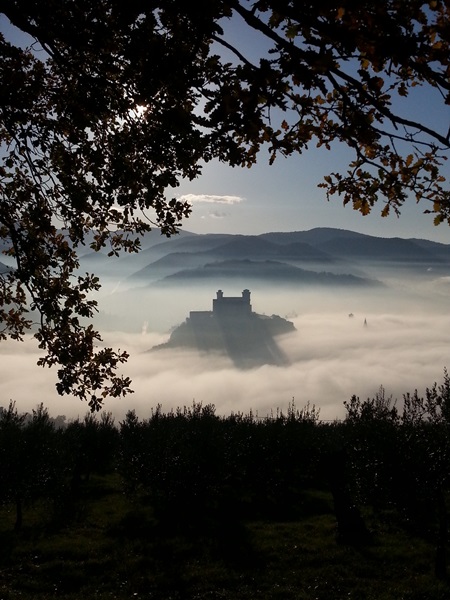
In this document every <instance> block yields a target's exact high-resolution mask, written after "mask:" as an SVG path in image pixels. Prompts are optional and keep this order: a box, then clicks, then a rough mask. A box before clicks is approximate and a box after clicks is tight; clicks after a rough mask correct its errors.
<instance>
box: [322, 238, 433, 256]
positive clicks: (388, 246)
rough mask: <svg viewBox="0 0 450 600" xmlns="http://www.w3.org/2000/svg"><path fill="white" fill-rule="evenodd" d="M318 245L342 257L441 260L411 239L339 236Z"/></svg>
mask: <svg viewBox="0 0 450 600" xmlns="http://www.w3.org/2000/svg"><path fill="white" fill-rule="evenodd" d="M319 247H320V248H321V249H322V250H324V251H325V252H328V253H329V254H332V255H334V256H339V257H342V258H352V259H353V260H359V261H360V260H364V259H370V260H379V261H393V262H416V263H417V262H424V263H430V262H441V261H442V258H441V257H440V256H438V255H437V254H436V253H434V252H433V250H432V249H428V248H425V247H423V246H420V245H419V244H417V243H415V242H413V241H412V240H406V239H403V238H377V237H371V236H364V237H361V238H357V239H356V238H353V237H340V238H335V239H330V240H328V241H327V242H323V243H321V244H320V245H319Z"/></svg>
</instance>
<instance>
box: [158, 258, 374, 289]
mask: <svg viewBox="0 0 450 600" xmlns="http://www.w3.org/2000/svg"><path fill="white" fill-rule="evenodd" d="M231 278H239V279H244V280H248V281H253V280H255V279H259V280H264V281H266V282H269V281H270V282H273V283H281V282H283V283H285V284H303V285H332V286H336V285H342V286H350V285H352V286H361V287H362V286H375V285H381V284H380V282H378V281H375V280H371V279H364V278H362V277H356V276H354V275H335V274H333V273H327V272H321V273H318V272H315V271H307V270H305V269H300V268H298V267H295V266H293V265H288V264H285V263H282V262H277V261H272V260H266V261H253V260H249V259H245V260H227V261H222V262H214V263H208V264H206V265H204V266H202V267H198V268H195V269H189V270H183V271H179V272H177V273H174V274H173V275H169V276H167V277H165V278H164V279H162V280H160V281H158V284H159V285H171V284H172V285H175V284H180V283H183V282H186V281H189V282H194V281H201V280H205V279H216V280H217V279H231Z"/></svg>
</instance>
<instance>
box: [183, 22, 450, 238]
mask: <svg viewBox="0 0 450 600" xmlns="http://www.w3.org/2000/svg"><path fill="white" fill-rule="evenodd" d="M222 25H223V28H224V36H225V38H226V39H227V41H229V42H230V43H231V44H232V45H234V46H236V47H237V48H238V49H239V50H240V51H242V53H243V54H244V55H245V56H246V57H247V58H248V59H250V60H253V61H254V62H257V60H258V58H259V57H260V56H261V55H263V54H264V52H265V51H266V48H267V43H266V41H265V40H264V39H263V38H262V37H261V36H260V35H259V34H258V33H257V32H255V31H253V30H249V29H248V28H247V27H245V25H243V23H242V21H241V20H240V18H239V17H233V18H232V19H231V20H224V21H223V22H222ZM216 50H217V51H218V52H219V53H222V54H225V56H226V52H224V51H223V50H220V49H219V48H217V46H216ZM226 58H227V59H229V60H233V57H232V55H228V56H226ZM402 102H403V101H402ZM404 104H405V108H403V109H402V110H403V111H404V112H403V114H404V116H405V117H407V118H414V119H418V120H421V121H422V122H424V123H426V124H427V125H429V126H431V127H436V128H438V129H439V130H443V131H444V133H445V132H446V131H447V129H448V125H450V106H445V105H444V104H443V101H442V98H441V97H440V95H439V94H438V93H436V91H435V90H432V89H427V88H420V87H416V88H414V89H412V90H410V95H409V97H408V99H407V100H406V101H405V102H404ZM394 106H395V100H394ZM351 160H353V154H352V153H351V152H349V150H348V149H347V148H346V147H345V146H344V145H342V144H340V145H338V144H336V145H334V146H332V150H331V151H327V150H325V149H317V148H315V147H314V143H312V144H311V145H310V147H309V149H308V150H307V151H306V152H305V153H304V154H303V155H301V156H299V155H297V156H291V157H289V158H284V157H279V158H278V159H277V160H276V161H275V163H274V164H273V165H272V166H269V161H268V156H267V153H264V152H262V153H261V155H260V156H259V158H258V163H257V165H255V166H254V167H252V168H251V169H246V168H244V169H241V168H230V167H228V166H226V165H224V164H220V163H218V162H214V163H210V164H208V165H206V166H205V168H204V170H203V174H202V176H200V177H199V178H198V179H197V180H195V181H194V182H183V183H182V185H181V187H180V189H179V190H177V191H176V196H177V197H179V198H180V197H181V198H183V197H184V198H186V199H189V200H190V201H192V204H193V209H194V210H193V213H192V215H191V217H190V218H189V219H188V220H187V221H186V223H185V225H184V228H185V229H187V230H189V231H193V232H195V233H207V232H213V233H242V234H258V233H263V232H266V231H297V230H307V229H312V228H314V227H338V228H341V229H350V230H352V231H358V232H361V233H365V234H369V235H376V236H381V237H404V238H408V237H420V238H425V239H431V240H434V241H439V242H442V243H450V227H449V226H448V225H445V224H442V225H440V226H438V227H436V226H435V225H434V224H433V215H425V214H423V213H424V210H425V209H426V208H428V205H427V203H426V202H425V201H422V202H421V203H419V204H417V203H416V202H415V200H414V199H411V201H410V202H409V203H407V204H405V205H404V207H403V208H402V209H401V216H400V217H397V216H396V215H395V214H392V215H391V216H389V217H387V218H382V217H381V216H380V213H381V210H382V208H383V204H382V203H379V204H378V205H375V207H374V208H373V210H372V213H371V214H370V215H367V216H365V217H364V216H362V215H361V214H360V213H358V212H356V211H354V210H353V209H352V207H351V206H347V207H344V206H343V204H342V199H340V197H338V196H334V197H333V198H332V200H331V201H330V202H328V201H327V199H326V194H325V190H324V189H322V188H318V187H317V186H318V184H319V183H321V182H322V181H323V177H324V176H325V175H328V174H329V173H331V172H332V171H334V170H339V169H340V172H341V173H345V172H346V170H347V165H348V162H349V161H351ZM443 173H444V175H446V176H447V178H448V179H450V166H448V165H447V166H445V165H444V169H443Z"/></svg>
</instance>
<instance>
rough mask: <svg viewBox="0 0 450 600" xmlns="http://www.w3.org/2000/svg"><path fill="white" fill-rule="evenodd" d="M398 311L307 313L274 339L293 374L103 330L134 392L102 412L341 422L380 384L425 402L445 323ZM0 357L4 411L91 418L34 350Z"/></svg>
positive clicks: (438, 317)
mask: <svg viewBox="0 0 450 600" xmlns="http://www.w3.org/2000/svg"><path fill="white" fill-rule="evenodd" d="M194 308H195V306H194ZM402 308H404V307H402V305H401V304H399V305H398V310H397V311H395V312H386V313H383V312H374V311H371V310H370V308H369V307H365V310H364V312H361V313H359V312H358V311H355V315H354V317H353V318H352V319H350V318H349V317H348V312H345V311H343V310H328V311H326V310H315V311H314V310H308V311H305V312H304V314H302V315H301V316H299V317H297V318H295V319H294V323H295V325H296V328H297V331H296V332H295V333H293V334H289V335H287V336H285V337H282V338H280V339H279V344H280V346H281V348H282V349H283V351H284V352H285V353H286V354H287V355H288V356H289V358H290V360H291V364H290V366H288V367H275V366H268V365H266V366H262V367H260V368H256V369H251V370H248V371H239V370H237V369H235V368H234V367H233V365H232V364H231V361H230V360H229V359H228V358H226V357H224V356H221V355H219V354H209V355H207V356H202V355H199V354H198V353H196V352H194V351H189V350H182V349H181V350H161V351H159V352H147V351H148V349H149V348H151V347H153V346H154V345H157V344H160V343H162V342H164V341H166V340H167V337H168V335H167V334H165V335H163V334H156V333H154V332H150V331H148V330H147V329H146V328H145V326H144V327H143V328H142V332H141V333H133V334H131V333H123V332H109V333H107V334H106V335H104V337H105V343H106V344H108V345H112V346H113V347H115V348H126V349H127V350H128V351H129V352H130V359H129V362H128V363H127V365H126V366H124V369H123V373H124V374H125V375H129V376H130V377H131V378H132V380H133V389H134V390H135V393H134V394H131V395H129V396H127V397H125V398H120V399H107V400H106V404H105V410H108V411H112V412H113V414H114V415H115V417H116V420H117V421H120V420H122V419H123V417H124V415H125V414H126V412H127V411H128V410H130V409H135V410H136V412H137V414H138V415H139V416H140V417H141V418H148V417H149V416H150V414H151V409H152V408H154V407H155V406H157V405H158V404H161V405H162V409H163V410H164V411H169V410H171V409H172V408H176V407H178V406H181V407H182V406H190V405H192V402H194V401H195V402H201V403H202V404H203V405H205V404H214V405H215V407H216V412H217V413H218V414H222V415H229V414H230V413H232V412H244V413H247V412H248V411H250V410H252V411H253V412H254V413H255V414H257V415H258V416H261V417H264V416H266V415H268V414H270V413H271V412H272V411H273V412H275V411H276V410H277V408H279V409H281V410H283V411H286V409H287V407H288V405H289V403H290V402H292V400H293V399H294V400H295V404H296V406H297V407H298V408H301V407H303V406H305V405H306V404H307V403H308V402H309V403H310V404H314V405H315V406H316V407H317V408H319V409H320V417H321V418H322V419H326V420H333V419H336V418H342V417H343V416H344V414H345V409H344V405H343V403H344V401H346V400H349V399H350V397H351V396H352V395H353V394H355V395H357V396H360V397H361V398H362V399H365V398H367V397H373V396H374V395H375V394H376V393H377V391H378V390H379V387H380V385H383V386H384V388H385V389H386V393H387V395H392V396H393V397H394V398H397V399H398V401H399V403H401V401H402V397H403V394H404V393H406V392H413V391H414V389H415V388H417V389H418V391H419V393H421V394H423V393H424V392H425V388H426V387H430V386H431V385H432V384H433V383H434V382H435V381H437V382H440V381H442V376H443V370H444V367H446V366H450V365H448V363H447V364H446V362H445V361H446V360H447V359H448V356H449V355H450V353H449V349H450V338H449V335H448V332H449V331H450V315H445V314H444V313H441V314H433V313H432V312H431V311H430V312H428V314H427V313H425V312H423V311H422V312H417V313H411V312H409V311H403V312H402ZM365 318H367V324H368V325H367V327H365V326H364V319H365ZM0 350H1V356H0V359H1V361H2V366H3V377H2V379H1V380H0V397H1V399H2V401H1V402H0V404H3V405H5V404H7V403H8V401H9V399H10V398H11V399H13V400H16V401H17V406H18V408H19V409H20V410H24V411H30V410H31V409H32V408H34V407H35V406H36V405H37V404H38V403H39V402H43V403H44V405H45V406H47V407H49V410H50V412H51V414H53V415H57V414H65V415H67V416H68V417H70V418H73V417H76V416H83V415H84V414H85V413H86V412H87V406H86V404H84V403H82V402H80V401H79V400H77V399H73V398H70V397H59V396H57V394H56V392H55V390H54V383H55V380H56V370H54V369H45V370H44V369H41V368H38V367H37V366H36V364H35V363H36V360H37V358H38V356H39V352H38V350H37V349H36V347H35V346H34V345H33V344H32V342H27V343H25V344H20V343H12V342H5V343H3V342H2V345H1V346H0Z"/></svg>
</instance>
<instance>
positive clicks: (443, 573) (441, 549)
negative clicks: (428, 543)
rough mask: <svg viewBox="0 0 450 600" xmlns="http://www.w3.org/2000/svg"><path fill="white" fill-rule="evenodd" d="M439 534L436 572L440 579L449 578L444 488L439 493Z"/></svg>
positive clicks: (435, 564)
mask: <svg viewBox="0 0 450 600" xmlns="http://www.w3.org/2000/svg"><path fill="white" fill-rule="evenodd" d="M437 513H438V534H437V545H436V556H435V563H434V572H435V575H436V577H437V578H438V579H447V538H448V515H447V506H446V504H445V497H444V493H443V491H442V489H440V490H438V493H437Z"/></svg>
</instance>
